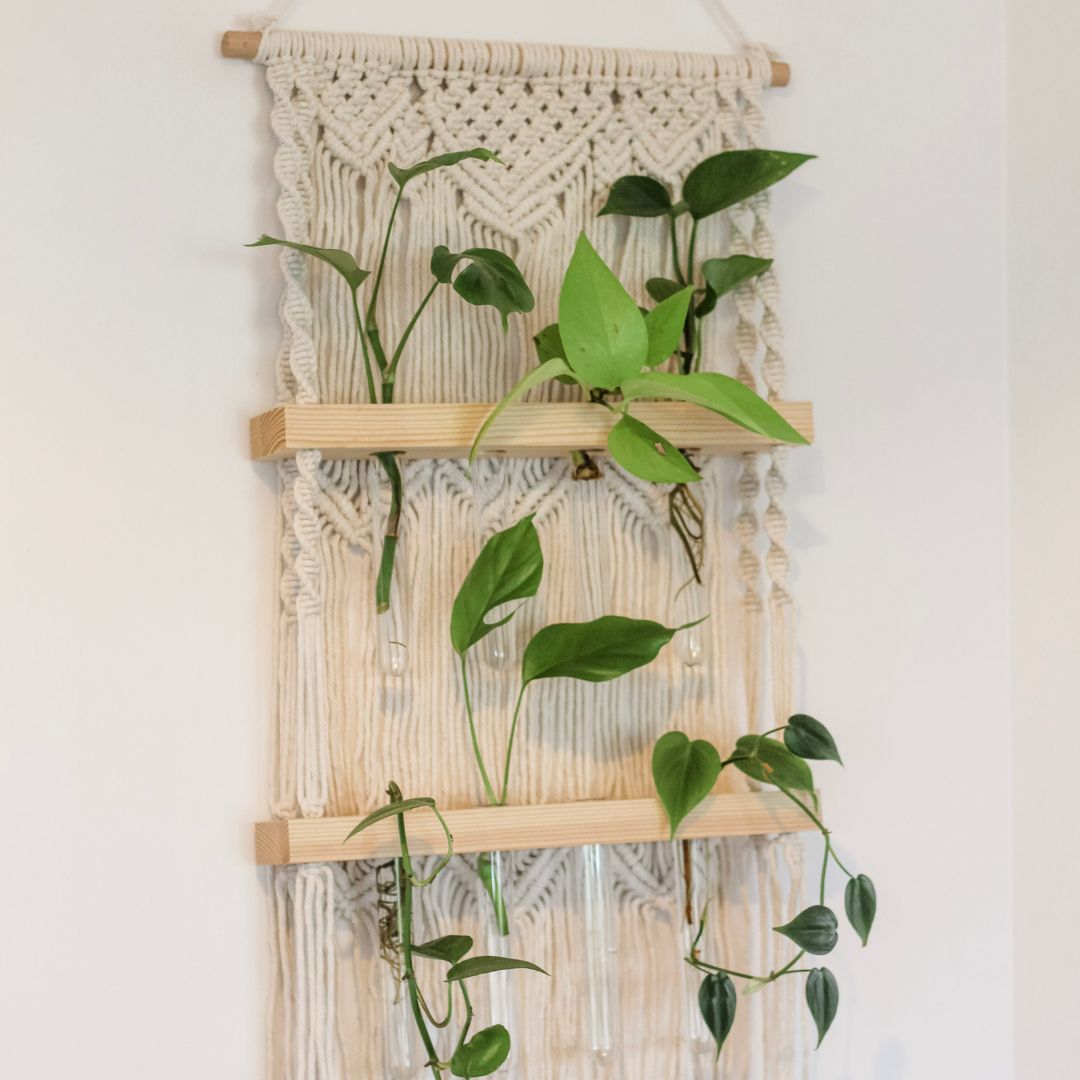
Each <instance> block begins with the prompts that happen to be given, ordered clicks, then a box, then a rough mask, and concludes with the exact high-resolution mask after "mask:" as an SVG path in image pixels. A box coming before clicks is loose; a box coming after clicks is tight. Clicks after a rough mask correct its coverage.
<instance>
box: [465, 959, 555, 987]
mask: <svg viewBox="0 0 1080 1080" xmlns="http://www.w3.org/2000/svg"><path fill="white" fill-rule="evenodd" d="M517 968H521V969H522V970H524V971H539V972H540V974H541V975H546V974H547V972H546V971H545V970H544V969H543V968H542V967H537V966H536V965H535V964H530V963H529V961H528V960H515V959H513V957H510V956H470V957H469V959H468V960H462V961H461V963H460V964H455V965H454V966H453V967H452V968H451V969H450V970H449V971H448V972H447V973H446V981H447V982H456V981H458V980H460V979H473V978H475V977H476V976H477V975H490V974H491V972H493V971H512V970H515V969H517Z"/></svg>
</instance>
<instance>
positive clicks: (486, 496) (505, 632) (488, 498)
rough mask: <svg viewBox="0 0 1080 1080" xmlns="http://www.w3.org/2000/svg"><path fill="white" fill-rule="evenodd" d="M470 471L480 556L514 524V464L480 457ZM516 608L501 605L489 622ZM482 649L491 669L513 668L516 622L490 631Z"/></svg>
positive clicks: (481, 644)
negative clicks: (511, 513) (511, 494)
mask: <svg viewBox="0 0 1080 1080" xmlns="http://www.w3.org/2000/svg"><path fill="white" fill-rule="evenodd" d="M469 468H470V477H471V479H472V490H473V530H474V532H475V535H476V550H477V552H478V553H479V551H480V549H481V548H483V546H484V544H486V543H487V542H488V540H490V539H491V537H492V536H494V535H495V533H497V532H500V531H501V530H503V529H506V528H509V526H511V525H513V524H514V522H513V521H507V520H505V519H506V517H507V507H508V506H509V505H510V498H509V492H508V487H509V483H510V469H511V463H510V462H509V461H506V460H505V459H500V458H478V459H477V460H476V461H474V462H473V463H472V465H471V466H470V467H469ZM513 608H514V605H513V604H505V605H500V607H498V608H495V610H494V611H492V612H491V613H490V614H489V615H488V617H487V619H486V621H487V622H488V623H493V622H498V620H499V619H502V618H504V617H505V616H506V615H509V614H510V612H511V611H512V610H513ZM479 649H480V654H481V656H483V658H484V660H485V661H486V662H487V665H488V667H490V668H493V669H494V670H495V671H502V670H504V669H506V668H508V667H510V665H511V664H512V663H513V662H514V658H515V652H516V650H515V648H514V623H513V620H511V621H510V622H507V623H503V625H502V626H496V627H495V629H494V630H492V631H490V632H489V633H488V634H487V636H486V637H485V638H484V640H483V641H482V642H481V643H480V646H479Z"/></svg>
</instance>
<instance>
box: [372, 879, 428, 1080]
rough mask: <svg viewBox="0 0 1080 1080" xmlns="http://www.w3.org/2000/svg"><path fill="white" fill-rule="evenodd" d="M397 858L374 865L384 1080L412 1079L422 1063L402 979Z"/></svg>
mask: <svg viewBox="0 0 1080 1080" xmlns="http://www.w3.org/2000/svg"><path fill="white" fill-rule="evenodd" d="M400 882H401V860H400V859H393V860H391V861H389V862H385V863H380V864H379V865H378V866H376V868H375V892H376V896H377V903H378V911H379V960H378V964H379V969H380V970H379V978H380V988H381V996H382V1014H383V1066H384V1070H385V1075H386V1077H387V1078H388V1080H415V1078H416V1077H418V1076H419V1075H420V1069H421V1066H422V1064H423V1060H424V1055H423V1048H422V1047H421V1046H420V1045H419V1037H418V1035H417V1032H416V1023H415V1021H414V1019H413V1015H412V1008H411V1005H410V1002H409V995H408V990H407V988H406V986H405V981H404V966H403V965H404V961H403V959H402V955H401V924H400V910H401V909H400V905H399V897H400V892H399V889H400Z"/></svg>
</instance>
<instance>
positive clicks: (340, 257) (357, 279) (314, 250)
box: [246, 233, 371, 292]
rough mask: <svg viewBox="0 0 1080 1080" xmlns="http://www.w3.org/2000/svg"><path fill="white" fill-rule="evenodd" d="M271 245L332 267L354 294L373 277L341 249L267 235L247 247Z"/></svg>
mask: <svg viewBox="0 0 1080 1080" xmlns="http://www.w3.org/2000/svg"><path fill="white" fill-rule="evenodd" d="M271 244H274V245H278V246H280V247H287V248H292V249H293V250H294V251H302V252H304V254H305V255H314V256H315V258H316V259H320V260H321V261H322V262H324V263H326V264H327V265H328V266H332V267H333V268H334V269H335V270H336V271H337V272H338V273H339V274H340V275H341V276H342V277H343V278H344V279H345V280H346V281H347V282H348V283H349V288H350V289H352V291H353V292H356V290H357V289H359V288H360V286H361V285H363V284H364V281H365V280H366V279H367V278H368V277H370V275H371V271H370V270H361V269H360V267H359V266H357V265H356V260H355V259H354V258H353V257H352V256H351V255H350V254H349V253H348V252H347V251H342V250H341V249H340V248H321V247H312V246H311V245H310V244H294V243H293V242H292V241H291V240H278V239H277V238H276V237H274V236H267V235H266V234H265V233H264V234H263V235H262V236H260V237H259V239H258V240H256V241H255V242H254V243H253V244H247V245H246V246H247V247H267V246H269V245H271Z"/></svg>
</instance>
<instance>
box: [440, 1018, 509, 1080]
mask: <svg viewBox="0 0 1080 1080" xmlns="http://www.w3.org/2000/svg"><path fill="white" fill-rule="evenodd" d="M509 1056H510V1032H508V1031H507V1030H506V1028H504V1027H503V1026H502V1024H493V1025H492V1026H491V1027H486V1028H483V1029H482V1030H480V1031H478V1032H477V1033H476V1034H475V1035H474V1036H473V1037H472V1038H471V1039H469V1040H468V1042H465V1043H462V1044H461V1046H459V1047H458V1048H457V1050H455V1051H454V1056H453V1057H452V1058H451V1059H450V1071H451V1072H452V1073H453V1074H454V1076H465V1077H470V1076H490V1075H491V1074H492V1073H493V1072H497V1071H498V1069H499V1067H500V1066H501V1065H502V1063H503V1062H504V1061H505V1060H506V1059H507V1058H508V1057H509Z"/></svg>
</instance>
